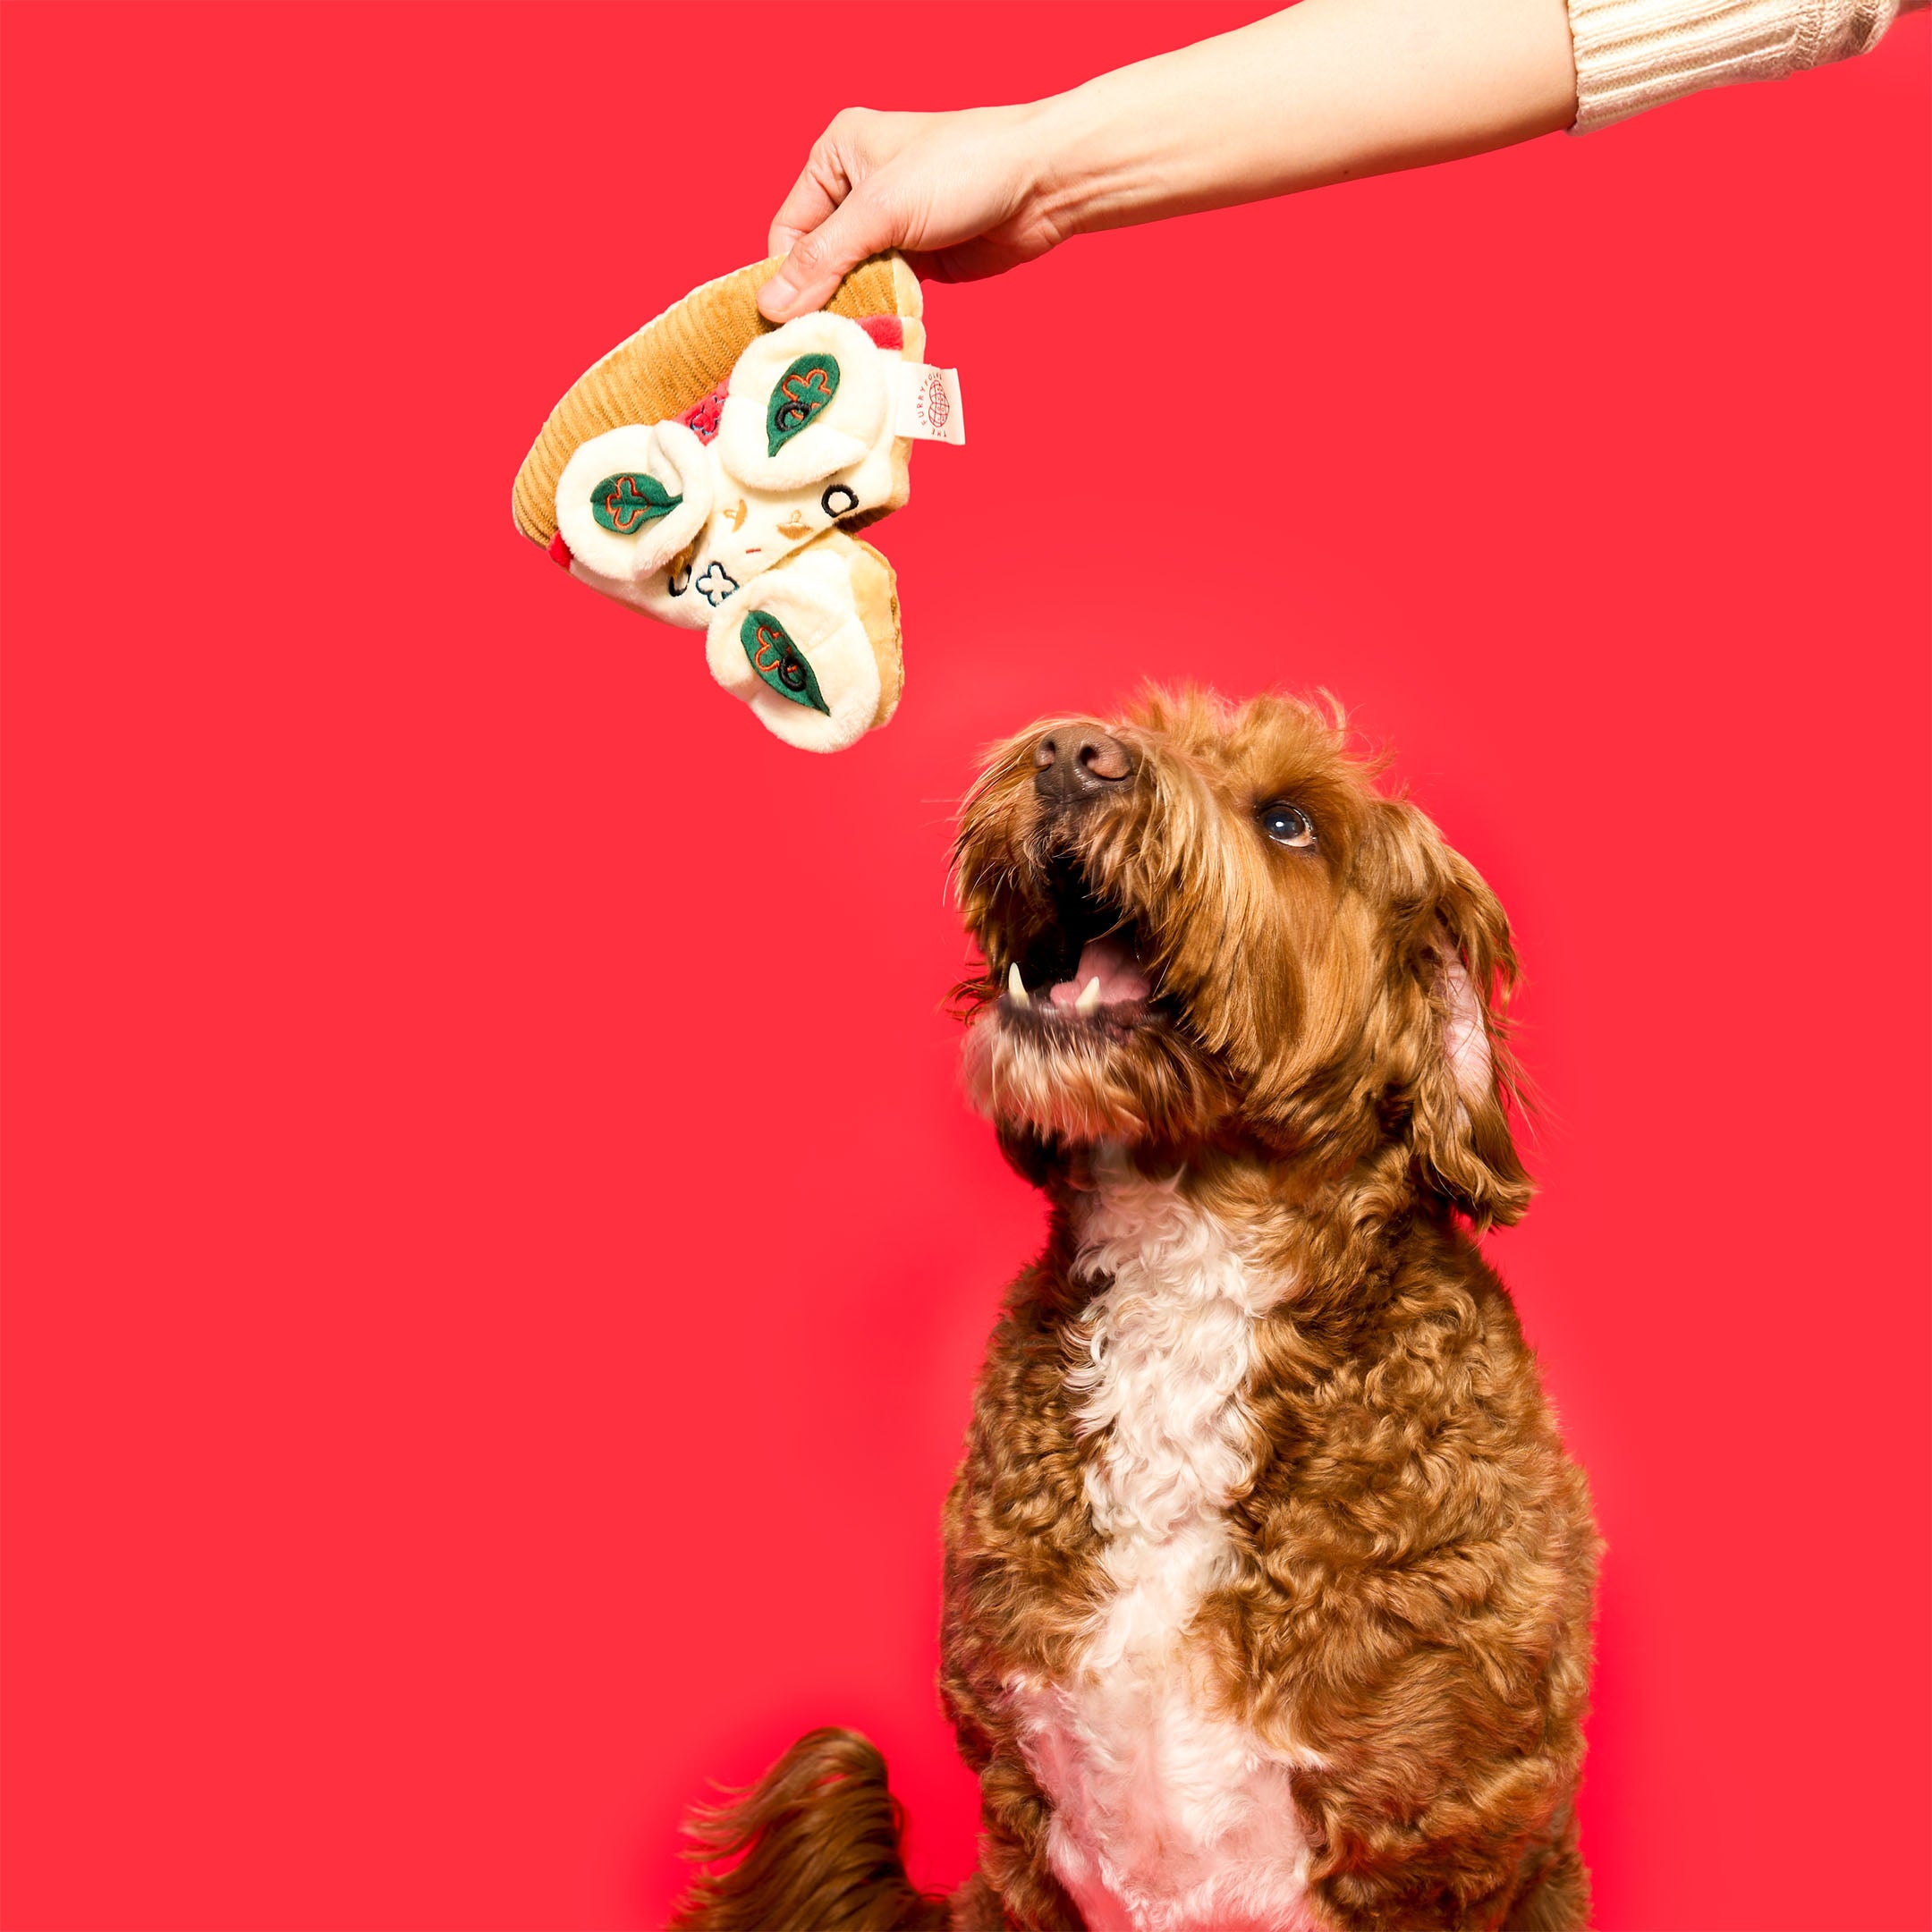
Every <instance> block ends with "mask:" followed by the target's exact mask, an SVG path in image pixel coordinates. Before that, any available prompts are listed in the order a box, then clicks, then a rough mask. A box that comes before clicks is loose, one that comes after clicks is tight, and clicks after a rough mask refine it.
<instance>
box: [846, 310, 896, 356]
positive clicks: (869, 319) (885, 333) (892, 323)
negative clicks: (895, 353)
mask: <svg viewBox="0 0 1932 1932" xmlns="http://www.w3.org/2000/svg"><path fill="white" fill-rule="evenodd" d="M856 319H857V321H858V324H859V326H860V328H862V329H863V330H864V331H865V332H866V334H867V335H869V336H870V337H871V338H872V340H873V341H874V342H875V343H877V344H878V346H879V347H880V348H881V349H898V350H903V349H904V347H905V324H904V323H903V322H902V321H901V320H900V319H899V318H898V317H897V316H895V315H862V316H860V317H858V318H856Z"/></svg>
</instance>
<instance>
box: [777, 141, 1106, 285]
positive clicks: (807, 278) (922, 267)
mask: <svg viewBox="0 0 1932 1932" xmlns="http://www.w3.org/2000/svg"><path fill="white" fill-rule="evenodd" d="M1034 117H1035V110H1034V109H1032V108H1030V107H971V108H967V109H965V110H964V111H962V112H961V113H957V114H878V113H875V112H874V111H873V110H872V109H870V108H869V107H848V108H847V109H846V110H845V111H844V112H843V114H840V115H838V117H837V118H836V119H835V121H834V122H833V123H832V124H831V126H830V127H828V128H827V129H826V131H825V132H824V133H823V134H821V135H820V136H819V137H818V140H817V141H815V142H814V143H813V145H812V150H811V154H810V156H809V157H808V158H807V160H806V163H805V170H804V173H803V174H801V175H800V176H799V178H798V181H797V182H796V183H795V184H794V185H793V187H792V192H791V193H790V194H788V195H787V196H786V197H785V199H784V206H783V207H781V208H779V210H778V213H777V215H776V216H775V217H774V219H773V221H772V226H771V245H770V252H771V253H772V254H774V255H784V258H785V261H784V267H782V268H780V269H779V271H778V273H777V274H776V275H774V276H773V277H772V279H771V280H770V281H769V282H767V284H765V286H764V287H763V288H762V289H761V290H760V291H759V292H758V307H759V308H760V309H762V310H763V311H764V313H765V315H766V317H767V319H768V320H770V321H773V322H788V321H790V320H791V319H792V317H793V316H799V315H804V314H805V313H807V312H808V311H809V310H810V309H817V308H818V307H820V306H821V305H822V304H823V303H824V302H825V301H826V299H827V298H828V297H829V296H830V295H831V293H832V292H833V290H834V289H835V288H836V287H837V286H838V284H839V282H840V280H841V279H842V278H843V276H844V275H846V274H847V273H848V272H849V271H850V270H852V268H855V267H857V266H858V265H859V264H860V262H862V261H863V260H865V258H867V257H868V256H869V255H877V254H878V253H879V252H880V251H881V250H885V249H892V248H896V249H902V250H904V251H905V253H906V254H908V255H909V256H910V257H911V260H912V267H914V269H915V270H916V271H917V272H918V273H919V274H920V275H927V276H932V277H935V278H936V279H937V280H939V281H942V282H969V281H973V280H977V279H978V278H979V277H980V276H982V275H1001V274H1004V272H1005V271H1006V270H1007V269H1009V268H1012V267H1016V266H1017V265H1018V264H1019V263H1021V262H1025V261H1031V260H1033V259H1034V258H1036V257H1038V256H1040V255H1044V254H1045V253H1046V252H1047V250H1048V249H1050V248H1052V247H1054V246H1055V244H1056V243H1057V242H1061V241H1063V240H1064V239H1065V236H1066V233H1067V232H1068V231H1067V228H1066V226H1065V225H1064V220H1063V217H1062V216H1057V215H1056V213H1055V208H1054V207H1053V196H1052V193H1051V189H1050V184H1049V183H1048V182H1047V180H1046V179H1045V178H1044V176H1045V169H1044V157H1043V152H1042V148H1041V146H1040V143H1039V142H1038V140H1030V139H1029V130H1030V127H1031V125H1032V123H1033V120H1034Z"/></svg>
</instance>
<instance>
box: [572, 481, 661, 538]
mask: <svg viewBox="0 0 1932 1932" xmlns="http://www.w3.org/2000/svg"><path fill="white" fill-rule="evenodd" d="M683 501H684V499H683V498H682V496H673V495H672V494H671V492H670V491H669V490H667V489H666V488H665V487H664V485H663V484H662V483H660V482H659V481H658V480H657V478H656V477H654V476H645V475H644V474H643V473H642V472H641V471H640V470H619V471H618V472H617V474H616V475H615V476H607V477H606V478H605V479H604V480H603V481H602V482H601V483H599V484H598V485H597V487H596V488H595V489H594V490H592V491H591V492H590V514H591V515H592V516H594V517H595V518H596V519H597V521H598V522H599V523H601V524H602V525H603V526H604V528H605V529H606V530H614V531H615V532H616V533H617V535H618V536H620V537H631V536H634V535H635V534H636V533H637V532H638V531H639V530H642V529H643V528H644V526H645V525H646V524H647V523H655V522H656V521H657V519H658V518H659V517H664V516H669V515H670V514H671V513H672V512H673V511H674V510H675V509H676V508H677V506H678V505H679V504H681V503H682V502H683Z"/></svg>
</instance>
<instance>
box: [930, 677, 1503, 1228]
mask: <svg viewBox="0 0 1932 1932" xmlns="http://www.w3.org/2000/svg"><path fill="white" fill-rule="evenodd" d="M1080 728H1081V721H1078V720H1055V721H1047V722H1043V723H1041V724H1038V725H1035V726H1034V727H1032V728H1031V729H1030V730H1029V731H1025V732H1022V733H1020V734H1019V735H1018V736H1016V737H1015V738H1013V739H1012V740H1010V741H1008V742H1007V743H1006V744H1005V745H1004V746H1002V747H1000V748H998V749H997V750H996V751H995V752H994V753H993V755H992V757H991V758H990V759H989V761H988V764H987V768H986V771H985V772H984V774H983V775H981V777H980V779H979V782H978V783H977V784H976V785H975V786H974V788H973V790H972V792H970V794H969V796H968V798H967V801H966V803H965V807H964V809H963V811H962V819H961V826H960V832H959V838H958V842H957V846H956V865H957V877H958V885H959V893H960V899H961V903H962V911H963V912H964V915H965V919H966V923H967V927H968V929H969V931H970V933H971V935H972V936H973V938H974V939H975V940H976V941H977V943H978V945H979V948H980V951H981V953H982V954H983V956H984V959H985V962H986V963H985V970H984V971H983V972H982V973H980V974H979V975H978V976H976V977H974V978H972V979H969V980H967V981H965V982H964V983H963V984H962V986H961V987H960V988H959V989H958V993H959V996H960V1001H961V1004H962V1011H963V1013H964V1015H965V1017H966V1018H967V1020H968V1021H969V1027H970V1030H969V1033H968V1038H967V1044H966V1054H965V1064H966V1077H967V1085H968V1089H969V1091H970V1094H971V1095H972V1097H973V1099H974V1101H975V1103H976V1104H977V1105H978V1106H979V1107H980V1108H981V1109H982V1111H984V1112H985V1113H987V1114H988V1115H990V1116H991V1117H992V1119H993V1120H994V1121H995V1123H996V1124H997V1125H998V1127H999V1129H1000V1131H1001V1136H1002V1140H1003V1143H1004V1145H1005V1147H1006V1148H1007V1151H1008V1153H1009V1155H1010V1157H1013V1159H1014V1161H1015V1162H1016V1164H1017V1165H1020V1166H1021V1168H1022V1169H1023V1170H1024V1171H1026V1172H1028V1173H1029V1174H1030V1175H1031V1177H1032V1178H1034V1179H1036V1180H1038V1179H1043V1178H1045V1177H1046V1175H1047V1174H1049V1173H1050V1172H1051V1171H1052V1170H1053V1169H1054V1168H1055V1166H1060V1165H1076V1164H1077V1163H1078V1162H1079V1160H1080V1157H1081V1155H1082V1150H1083V1149H1084V1148H1087V1147H1089V1146H1090V1145H1091V1144H1092V1143H1095V1142H1097V1141H1102V1140H1118V1141H1124V1142H1126V1143H1128V1144H1130V1145H1134V1146H1137V1147H1140V1148H1147V1149H1149V1150H1150V1151H1151V1152H1152V1153H1153V1154H1154V1155H1156V1156H1157V1157H1161V1156H1166V1157H1185V1156H1186V1154H1187V1153H1188V1152H1189V1151H1190V1150H1191V1149H1196V1148H1208V1147H1216V1146H1218V1147H1221V1148H1227V1149H1229V1150H1247V1151H1252V1152H1255V1153H1258V1154H1259V1155H1261V1156H1262V1157H1265V1158H1267V1159H1268V1160H1270V1161H1275V1162H1281V1161H1292V1162H1294V1163H1296V1164H1298V1165H1306V1166H1308V1167H1309V1168H1311V1169H1312V1170H1314V1172H1315V1173H1317V1174H1332V1175H1335V1176H1336V1177H1337V1178H1339V1177H1340V1175H1342V1174H1345V1173H1347V1172H1349V1171H1350V1170H1352V1169H1356V1168H1359V1167H1360V1165H1361V1164H1363V1163H1364V1162H1368V1161H1371V1160H1379V1161H1384V1162H1388V1161H1394V1162H1399V1163H1401V1164H1402V1165H1404V1166H1405V1167H1406V1168H1407V1170H1408V1172H1409V1174H1410V1176H1411V1179H1412V1180H1413V1182H1415V1183H1416V1184H1417V1185H1419V1186H1420V1187H1421V1188H1422V1189H1424V1190H1425V1191H1428V1192H1430V1193H1432V1194H1434V1195H1436V1197H1439V1198H1440V1199H1444V1200H1445V1201H1447V1202H1448V1203H1449V1204H1450V1205H1452V1206H1453V1207H1455V1208H1459V1209H1461V1210H1462V1212H1464V1213H1466V1214H1468V1215H1469V1216H1470V1217H1471V1218H1472V1219H1473V1220H1474V1221H1476V1222H1477V1223H1479V1224H1481V1223H1487V1222H1489V1221H1492V1220H1493V1221H1512V1220H1514V1219H1515V1218H1516V1217H1517V1216H1518V1215H1519V1214H1520V1213H1521V1210H1522V1208H1523V1207H1524V1205H1525V1204H1526V1203H1527V1201H1528V1199H1529V1193H1530V1188H1529V1182H1528V1179H1527V1176H1526V1175H1525V1174H1524V1173H1523V1170H1522V1168H1521V1165H1520V1163H1519V1161H1518V1159H1517V1157H1516V1152H1515V1148H1514V1146H1513V1142H1512V1140H1511V1137H1510V1131H1509V1125H1508V1117H1507V1108H1506V1099H1507V1097H1508V1096H1509V1095H1510V1093H1511V1091H1512V1087H1513V1080H1512V1066H1511V1063H1510V1060H1509V1056H1508V1051H1507V1047H1506V1043H1505V1040H1504V1028H1503V1020H1502V1006H1503V1001H1504V997H1505V996H1506V993H1507V990H1508V987H1509V984H1510V982H1511V979H1513V973H1514V967H1515V960H1514V955H1513V951H1512V949H1511V945H1510V939H1509V929H1508V926H1507V923H1506V921H1505V920H1504V916H1503V912H1502V909H1501V908H1500V906H1498V905H1497V903H1496V899H1495V897H1494V896H1493V895H1492V894H1491V893H1490V892H1489V890H1488V888H1487V886H1486V885H1484V884H1483V882H1482V880H1481V878H1480V877H1479V876H1478V875H1477V873H1476V871H1475V869H1473V868H1472V867H1471V866H1470V865H1469V864H1468V863H1467V861H1465V860H1462V858H1460V857H1459V856H1458V855H1457V854H1456V853H1455V852H1453V851H1451V850H1450V849H1449V847H1448V846H1447V845H1446V844H1445V843H1444V841H1443V839H1442V837H1441V835H1440V834H1439V833H1438V832H1437V831H1436V827H1435V826H1433V825H1432V824H1431V823H1430V822H1429V820H1428V818H1426V817H1424V815H1423V814H1422V813H1421V812H1420V811H1419V810H1418V809H1416V808H1415V807H1414V806H1412V805H1411V804H1409V803H1408V802H1407V801H1404V800H1402V799H1399V798H1388V797H1384V796H1383V795H1381V794H1380V793H1378V792H1377V791H1376V790H1375V788H1374V785H1373V783H1372V780H1373V777H1374V767H1372V766H1371V765H1369V763H1368V762H1367V761H1365V760H1363V759H1362V758H1359V757H1357V756H1355V755H1353V754H1352V752H1351V750H1350V749H1349V747H1348V743H1347V741H1346V737H1345V734H1344V732H1343V728H1342V726H1341V724H1340V721H1339V720H1338V719H1331V718H1329V717H1326V716H1323V715H1322V714H1320V713H1319V712H1318V711H1316V710H1315V709H1314V708H1311V707H1309V706H1308V705H1305V704H1302V703H1300V702H1297V701H1295V700H1292V699H1285V698H1280V697H1274V696H1269V697H1263V698H1259V699H1254V700H1253V701H1251V702H1250V703H1248V704H1246V705H1242V706H1239V707H1236V706H1232V705H1229V704H1226V703H1224V702H1223V701H1222V700H1220V699H1216V698H1213V697H1211V696H1208V695H1206V694H1202V693H1199V692H1183V693H1180V694H1177V695H1171V694H1164V693H1160V692H1154V693H1150V694H1149V695H1148V697H1147V698H1146V699H1144V700H1143V701H1142V702H1141V704H1140V705H1139V706H1138V707H1137V708H1135V709H1134V710H1133V711H1132V712H1131V713H1130V714H1129V715H1128V716H1125V717H1124V718H1123V719H1121V720H1119V721H1117V722H1115V723H1114V724H1109V725H1107V726H1106V731H1107V732H1108V733H1110V734H1111V735H1112V736H1113V737H1114V738H1115V739H1116V740H1118V741H1120V742H1121V743H1122V744H1123V745H1124V746H1126V747H1127V748H1128V750H1130V752H1131V755H1132V758H1133V759H1134V762H1135V771H1134V775H1133V778H1132V781H1131V784H1121V785H1117V786H1109V787H1106V788H1105V789H1104V790H1103V791H1101V792H1098V793H1097V794H1096V795H1094V796H1091V797H1089V798H1086V799H1083V800H1080V801H1077V802H1075V803H1073V804H1072V805H1065V806H1055V804H1054V803H1053V802H1052V801H1050V800H1048V799H1047V798H1044V797H1042V795H1041V794H1040V792H1039V789H1038V787H1037V786H1036V784H1035V783H1034V778H1035V768H1036V767H1035V760H1034V752H1035V748H1036V747H1037V746H1038V744H1039V743H1040V741H1041V740H1042V738H1043V736H1046V735H1050V734H1052V733H1054V732H1055V731H1056V730H1057V731H1062V732H1065V731H1076V732H1077V731H1078V730H1080ZM1089 728H1090V727H1089ZM1275 801H1288V802H1290V803H1292V805H1293V806H1295V807H1296V808H1298V809H1299V810H1300V811H1301V812H1302V813H1303V814H1305V815H1306V818H1307V819H1308V820H1309V822H1310V823H1311V824H1312V826H1313V827H1314V831H1315V839H1314V843H1312V844H1311V845H1310V846H1309V847H1308V848H1307V849H1305V850H1294V849H1289V848H1286V847H1284V846H1283V845H1280V844H1277V843H1274V842H1272V841H1271V840H1270V839H1269V838H1268V836H1267V834H1266V833H1265V832H1264V831H1263V829H1262V827H1261V824H1260V822H1259V817H1258V814H1259V813H1260V811H1261V809H1263V808H1264V807H1266V806H1267V805H1269V804H1270V803H1273V802H1275ZM1104 935H1106V936H1111V938H1112V940H1113V943H1114V946H1115V947H1117V948H1118V949H1120V951H1122V952H1124V953H1129V954H1131V957H1132V959H1133V960H1134V961H1135V962H1137V963H1138V965H1139V967H1140V972H1141V974H1142V975H1143V976H1144V978H1145V979H1146V980H1147V981H1148V985H1149V992H1148V996H1146V997H1145V998H1140V997H1134V998H1130V999H1126V1000H1121V1001H1115V1002H1113V1003H1111V1004H1102V1005H1101V1006H1100V1007H1099V1008H1098V1009H1097V1011H1094V1012H1092V1013H1080V1012H1079V1011H1077V1010H1075V1009H1074V1008H1073V1007H1072V1004H1069V1002H1070V999H1071V994H1070V992H1068V991H1067V990H1065V989H1064V987H1063V993H1062V996H1061V1001H1060V1003H1057V1004H1056V1003H1055V1001H1054V999H1053V997H1052V995H1051V993H1050V991H1049V988H1050V987H1052V986H1053V984H1054V983H1055V982H1056V981H1062V982H1065V981H1067V980H1068V979H1069V976H1073V975H1075V974H1076V973H1077V970H1078V968H1079V964H1080V958H1081V954H1082V950H1083V948H1084V947H1085V946H1086V945H1087V944H1088V942H1089V941H1092V940H1095V939H1097V938H1099V937H1101V936H1104ZM1014 967H1017V968H1018V969H1019V973H1020V977H1021V982H1022V985H1023V987H1024V989H1025V991H1026V994H1027V998H1026V1002H1025V1004H1021V1003H1019V1002H1018V1001H1017V1000H1016V999H1015V998H1014V996H1013V995H1012V993H1011V992H1010V991H1009V990H1008V984H1009V973H1010V971H1011V970H1012V969H1013V968H1014Z"/></svg>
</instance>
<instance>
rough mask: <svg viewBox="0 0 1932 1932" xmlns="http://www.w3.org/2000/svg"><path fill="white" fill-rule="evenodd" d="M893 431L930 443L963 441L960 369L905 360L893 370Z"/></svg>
mask: <svg viewBox="0 0 1932 1932" xmlns="http://www.w3.org/2000/svg"><path fill="white" fill-rule="evenodd" d="M893 434H894V436H918V437H919V438H920V439H921V440H923V441H925V442H928V443H963V442H964V441H965V440H966V412H965V411H964V410H962V408H961V407H960V382H959V371H958V370H957V369H935V368H934V367H933V366H932V364H931V363H929V362H905V361H902V362H900V363H899V364H898V366H897V367H896V368H895V369H894V370H893Z"/></svg>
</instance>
